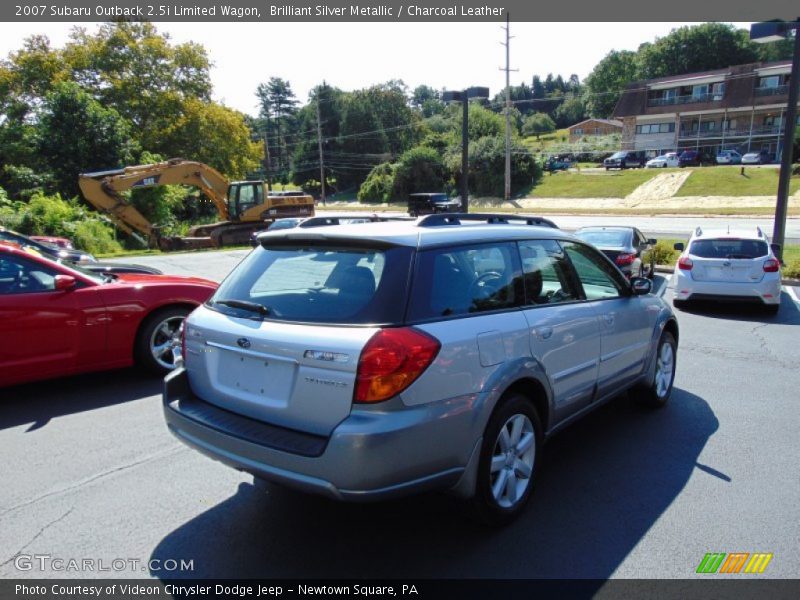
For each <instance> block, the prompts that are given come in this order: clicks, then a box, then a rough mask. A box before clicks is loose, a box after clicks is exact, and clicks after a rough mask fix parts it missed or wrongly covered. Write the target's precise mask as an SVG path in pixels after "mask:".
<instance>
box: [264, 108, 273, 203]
mask: <svg viewBox="0 0 800 600" xmlns="http://www.w3.org/2000/svg"><path fill="white" fill-rule="evenodd" d="M267 123H269V121H267ZM268 130H269V126H268V127H267V128H266V129H265V130H264V173H265V174H266V176H267V189H268V190H269V191H270V192H271V191H272V169H271V168H270V158H269V143H268V142H267V131H268Z"/></svg>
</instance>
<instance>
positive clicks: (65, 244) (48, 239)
mask: <svg viewBox="0 0 800 600" xmlns="http://www.w3.org/2000/svg"><path fill="white" fill-rule="evenodd" d="M28 237H30V238H31V239H32V240H36V241H37V242H42V243H43V244H48V245H50V246H56V247H57V248H64V249H66V250H72V249H73V246H72V240H69V239H67V238H63V237H55V236H52V235H31V236H28Z"/></svg>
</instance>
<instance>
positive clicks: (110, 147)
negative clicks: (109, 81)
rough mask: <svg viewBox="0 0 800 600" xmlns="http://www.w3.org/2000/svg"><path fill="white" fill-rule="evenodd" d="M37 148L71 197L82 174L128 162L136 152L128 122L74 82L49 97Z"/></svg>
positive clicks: (53, 92)
mask: <svg viewBox="0 0 800 600" xmlns="http://www.w3.org/2000/svg"><path fill="white" fill-rule="evenodd" d="M38 149H39V152H40V153H41V155H42V157H43V158H44V160H45V161H46V162H47V164H48V165H49V166H50V170H51V171H52V172H53V175H54V178H55V181H56V183H57V186H58V189H59V190H62V191H63V192H64V193H66V194H67V195H69V196H72V195H77V194H78V191H79V190H78V175H79V174H80V173H82V172H84V171H91V170H99V169H108V168H114V167H119V166H121V165H124V164H126V163H129V162H130V161H131V160H132V157H133V154H134V150H135V148H134V147H133V145H132V144H131V141H130V128H129V126H128V123H127V122H126V121H125V120H124V119H123V118H122V117H121V116H120V115H119V114H118V113H117V111H115V110H114V109H113V108H107V107H105V106H103V105H102V104H100V103H99V102H98V101H97V100H95V99H93V98H92V97H91V96H90V95H89V94H87V93H86V92H85V91H83V90H82V89H81V88H80V87H79V86H78V85H76V84H74V83H60V84H58V85H57V86H56V87H55V89H54V90H53V91H52V92H51V93H49V94H48V95H47V97H46V99H45V103H44V107H43V109H42V114H41V118H40V122H39V127H38Z"/></svg>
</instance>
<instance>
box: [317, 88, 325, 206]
mask: <svg viewBox="0 0 800 600" xmlns="http://www.w3.org/2000/svg"><path fill="white" fill-rule="evenodd" d="M317 143H318V144H319V184H320V186H321V187H320V189H321V192H320V197H319V198H320V200H321V201H322V204H323V205H324V204H325V159H324V158H323V155H322V121H321V120H320V116H319V88H317Z"/></svg>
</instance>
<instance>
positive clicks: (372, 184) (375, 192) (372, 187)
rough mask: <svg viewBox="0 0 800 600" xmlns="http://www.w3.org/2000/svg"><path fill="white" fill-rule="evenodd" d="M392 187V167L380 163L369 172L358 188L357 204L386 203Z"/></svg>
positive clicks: (388, 164) (389, 164)
mask: <svg viewBox="0 0 800 600" xmlns="http://www.w3.org/2000/svg"><path fill="white" fill-rule="evenodd" d="M393 185H394V165H392V164H391V163H388V162H387V163H381V164H379V165H377V166H376V167H373V169H372V170H371V171H370V172H369V175H367V178H366V180H364V183H362V184H361V187H360V188H358V195H357V196H356V197H357V198H358V201H359V202H388V201H389V197H390V195H391V193H392V186H393Z"/></svg>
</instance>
